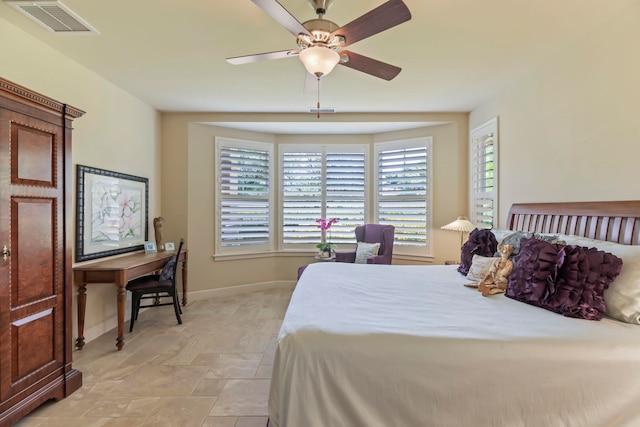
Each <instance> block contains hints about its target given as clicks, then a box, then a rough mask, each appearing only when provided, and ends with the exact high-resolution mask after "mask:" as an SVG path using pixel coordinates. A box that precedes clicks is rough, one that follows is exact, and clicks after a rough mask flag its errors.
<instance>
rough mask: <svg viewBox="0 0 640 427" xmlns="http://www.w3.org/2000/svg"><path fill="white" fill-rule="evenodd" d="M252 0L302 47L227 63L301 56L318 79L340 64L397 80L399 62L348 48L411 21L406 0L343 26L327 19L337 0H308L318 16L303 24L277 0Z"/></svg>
mask: <svg viewBox="0 0 640 427" xmlns="http://www.w3.org/2000/svg"><path fill="white" fill-rule="evenodd" d="M251 1H252V2H253V3H255V4H256V5H257V6H258V7H260V8H261V9H262V10H263V11H265V12H266V13H267V14H268V15H269V16H271V17H272V18H273V19H275V20H276V21H277V22H278V23H279V24H280V25H282V26H283V27H285V28H286V29H287V30H288V31H289V32H290V33H291V34H293V35H294V36H295V37H296V42H297V45H298V49H289V50H280V51H275V52H266V53H258V54H255V55H246V56H236V57H233V58H227V62H229V63H231V64H236V65H238V64H248V63H252V62H257V61H264V60H269V59H281V58H289V57H292V56H299V57H300V60H301V61H302V63H303V64H304V66H305V68H306V69H307V71H308V72H309V73H310V74H313V75H315V76H316V77H317V78H318V80H319V79H320V77H322V76H325V75H327V74H329V73H330V72H331V71H332V70H333V68H334V67H335V66H336V65H337V64H340V65H344V66H346V67H349V68H352V69H354V70H357V71H361V72H364V73H367V74H370V75H372V76H375V77H379V78H381V79H384V80H391V79H393V78H394V77H395V76H397V75H398V73H400V71H401V70H402V69H401V68H400V67H396V66H395V65H391V64H387V63H384V62H381V61H378V60H376V59H373V58H369V57H367V56H364V55H359V54H357V53H354V52H351V51H349V50H344V48H345V47H347V46H350V45H352V44H354V43H356V42H358V41H360V40H363V39H366V38H367V37H371V36H373V35H375V34H378V33H380V32H382V31H385V30H388V29H389V28H392V27H395V26H396V25H399V24H402V23H403V22H406V21H408V20H410V19H411V12H409V9H408V8H407V6H406V5H405V4H404V2H403V1H402V0H388V1H387V2H386V3H383V4H382V5H380V6H378V7H377V8H375V9H373V10H371V11H369V12H367V13H365V14H364V15H362V16H361V17H359V18H356V19H355V20H353V21H351V22H349V23H348V24H346V25H344V26H343V27H340V26H338V25H337V24H336V23H334V22H332V21H329V20H327V19H324V15H325V13H326V12H327V9H328V8H329V6H330V5H331V4H332V3H333V0H308V1H309V3H310V4H311V6H312V7H313V8H314V9H315V11H316V14H317V15H318V18H317V19H310V20H308V21H305V22H303V23H300V22H299V21H298V20H297V19H296V18H295V17H294V16H293V15H291V13H289V11H287V9H285V8H284V7H283V6H282V5H281V4H280V3H278V1H277V0H251Z"/></svg>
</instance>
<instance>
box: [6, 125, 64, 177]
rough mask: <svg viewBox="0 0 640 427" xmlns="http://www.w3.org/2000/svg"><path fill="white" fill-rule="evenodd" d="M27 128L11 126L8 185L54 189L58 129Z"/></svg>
mask: <svg viewBox="0 0 640 427" xmlns="http://www.w3.org/2000/svg"><path fill="white" fill-rule="evenodd" d="M46 127H50V129H40V128H36V127H30V126H28V125H27V124H25V123H20V122H17V121H12V122H11V172H12V180H11V181H12V183H13V184H21V185H36V186H47V187H56V182H55V180H56V157H57V156H56V153H57V146H56V145H57V141H58V139H57V135H56V130H57V131H58V132H59V128H57V129H56V128H55V127H53V126H46Z"/></svg>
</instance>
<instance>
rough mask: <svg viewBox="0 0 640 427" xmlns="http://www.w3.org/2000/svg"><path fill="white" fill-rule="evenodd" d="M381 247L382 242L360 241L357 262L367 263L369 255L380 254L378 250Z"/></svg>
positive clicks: (357, 249)
mask: <svg viewBox="0 0 640 427" xmlns="http://www.w3.org/2000/svg"><path fill="white" fill-rule="evenodd" d="M379 249H380V243H365V242H358V247H357V248H356V262H355V263H356V264H366V263H367V257H370V256H372V255H378V250H379Z"/></svg>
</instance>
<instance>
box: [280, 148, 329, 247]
mask: <svg viewBox="0 0 640 427" xmlns="http://www.w3.org/2000/svg"><path fill="white" fill-rule="evenodd" d="M282 193H283V207H282V217H283V218H282V237H283V242H284V243H285V244H287V243H316V244H317V243H319V242H320V239H319V236H320V232H319V231H318V228H317V227H316V225H317V224H316V222H315V221H316V219H318V218H320V217H321V216H322V153H321V152H308V153H305V152H285V153H283V157H282Z"/></svg>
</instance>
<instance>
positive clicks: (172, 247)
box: [164, 242, 176, 252]
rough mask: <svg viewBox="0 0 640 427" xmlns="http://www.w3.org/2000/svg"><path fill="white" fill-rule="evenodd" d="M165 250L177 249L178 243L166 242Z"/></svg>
mask: <svg viewBox="0 0 640 427" xmlns="http://www.w3.org/2000/svg"><path fill="white" fill-rule="evenodd" d="M164 250H165V251H167V252H173V251H175V250H176V245H174V244H173V242H167V243H165V244H164Z"/></svg>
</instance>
